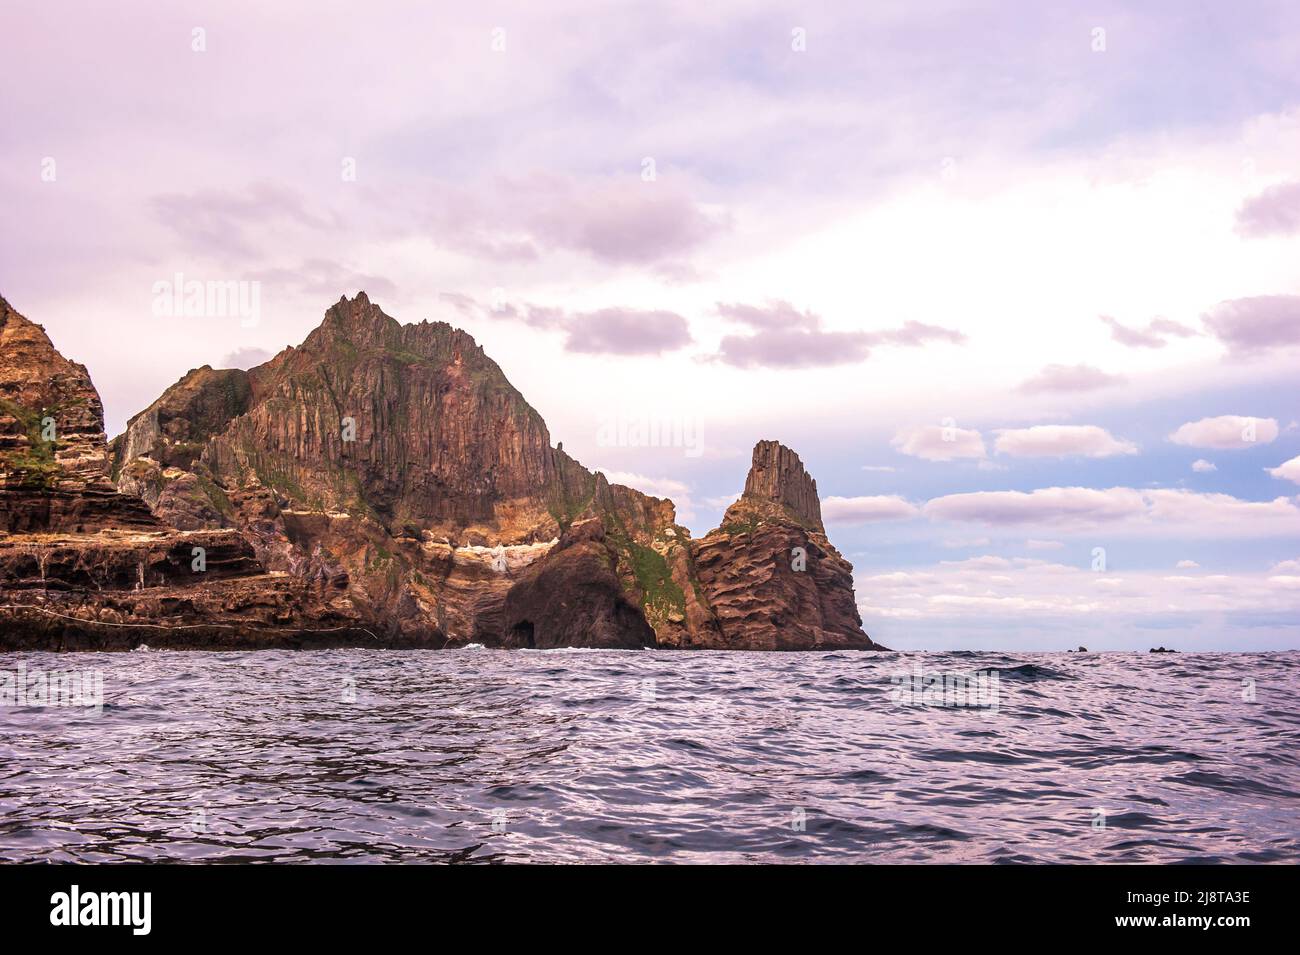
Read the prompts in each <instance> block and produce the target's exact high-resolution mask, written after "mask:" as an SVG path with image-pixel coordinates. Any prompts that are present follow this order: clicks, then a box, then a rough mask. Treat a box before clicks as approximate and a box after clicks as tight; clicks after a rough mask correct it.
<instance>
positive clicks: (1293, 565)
mask: <svg viewBox="0 0 1300 955" xmlns="http://www.w3.org/2000/svg"><path fill="white" fill-rule="evenodd" d="M1269 573H1270V574H1300V560H1284V561H1281V562H1279V563H1276V564H1274V565H1273V566H1272V568H1271V569H1270V570H1269Z"/></svg>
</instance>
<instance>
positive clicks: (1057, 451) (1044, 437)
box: [994, 424, 1138, 458]
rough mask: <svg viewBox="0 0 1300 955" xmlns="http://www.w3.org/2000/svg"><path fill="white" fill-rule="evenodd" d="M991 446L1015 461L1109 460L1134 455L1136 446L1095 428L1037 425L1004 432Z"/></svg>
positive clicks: (999, 433) (1090, 426) (1086, 426)
mask: <svg viewBox="0 0 1300 955" xmlns="http://www.w3.org/2000/svg"><path fill="white" fill-rule="evenodd" d="M997 435H998V437H997V441H996V443H995V444H994V448H995V450H996V451H997V452H998V453H999V454H1009V455H1011V456H1012V457H1019V458H1042V457H1053V458H1063V457H1068V456H1071V455H1080V456H1082V457H1088V458H1109V457H1113V456H1114V455H1117V454H1137V450H1138V449H1137V445H1135V444H1133V443H1131V442H1129V441H1121V440H1119V439H1117V438H1115V437H1112V436H1111V433H1110V432H1109V431H1107V430H1106V429H1105V428H1099V427H1097V426H1096V425H1091V424H1089V425H1064V424H1040V425H1035V426H1034V427H1032V428H1016V429H1004V430H1001V431H999V432H997Z"/></svg>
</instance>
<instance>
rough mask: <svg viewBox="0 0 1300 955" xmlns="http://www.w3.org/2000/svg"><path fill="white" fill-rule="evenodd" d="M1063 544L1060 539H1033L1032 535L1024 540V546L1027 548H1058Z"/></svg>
mask: <svg viewBox="0 0 1300 955" xmlns="http://www.w3.org/2000/svg"><path fill="white" fill-rule="evenodd" d="M1064 546H1065V544H1064V543H1062V542H1061V541H1045V540H1035V539H1034V538H1032V537H1031V538H1030V539H1029V540H1027V541H1025V547H1027V548H1028V549H1029V550H1060V549H1061V548H1063V547H1064Z"/></svg>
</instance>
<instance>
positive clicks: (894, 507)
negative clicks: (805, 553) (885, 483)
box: [822, 495, 920, 524]
mask: <svg viewBox="0 0 1300 955" xmlns="http://www.w3.org/2000/svg"><path fill="white" fill-rule="evenodd" d="M919 513H920V511H919V510H918V509H917V507H916V505H915V504H912V503H910V502H908V501H905V500H903V498H901V497H898V496H897V495H876V496H873V497H828V498H826V500H824V501H823V502H822V517H823V518H825V519H826V521H827V522H829V523H835V524H869V523H873V522H875V521H899V520H904V519H906V518H909V517H915V516H916V515H917V514H919Z"/></svg>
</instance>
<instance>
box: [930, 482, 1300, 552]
mask: <svg viewBox="0 0 1300 955" xmlns="http://www.w3.org/2000/svg"><path fill="white" fill-rule="evenodd" d="M922 512H923V513H924V514H925V516H926V517H928V518H930V519H931V520H936V521H958V522H964V523H976V524H983V525H986V526H1025V525H1029V526H1034V525H1040V526H1044V527H1057V528H1061V529H1062V530H1076V531H1099V530H1100V531H1105V532H1107V533H1115V532H1122V531H1140V532H1143V533H1152V534H1164V535H1166V536H1176V537H1183V538H1193V539H1195V538H1198V537H1210V536H1213V537H1238V538H1252V537H1274V536H1286V535H1291V534H1300V507H1297V504H1296V501H1295V500H1293V499H1290V498H1285V497H1279V498H1276V499H1274V500H1272V501H1244V500H1241V499H1239V498H1235V497H1232V496H1231V495H1228V494H1201V493H1197V492H1194V491H1186V490H1175V489H1168V488H1159V489H1153V490H1137V489H1135V488H1127V487H1113V488H1107V489H1105V490H1101V489H1094V488H1083V487H1049V488H1039V489H1037V490H1034V491H1028V492H1026V491H975V492H970V493H964V494H950V495H947V496H944V497H938V498H934V499H933V500H931V501H929V502H927V503H926V504H925V506H924V507H922Z"/></svg>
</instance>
